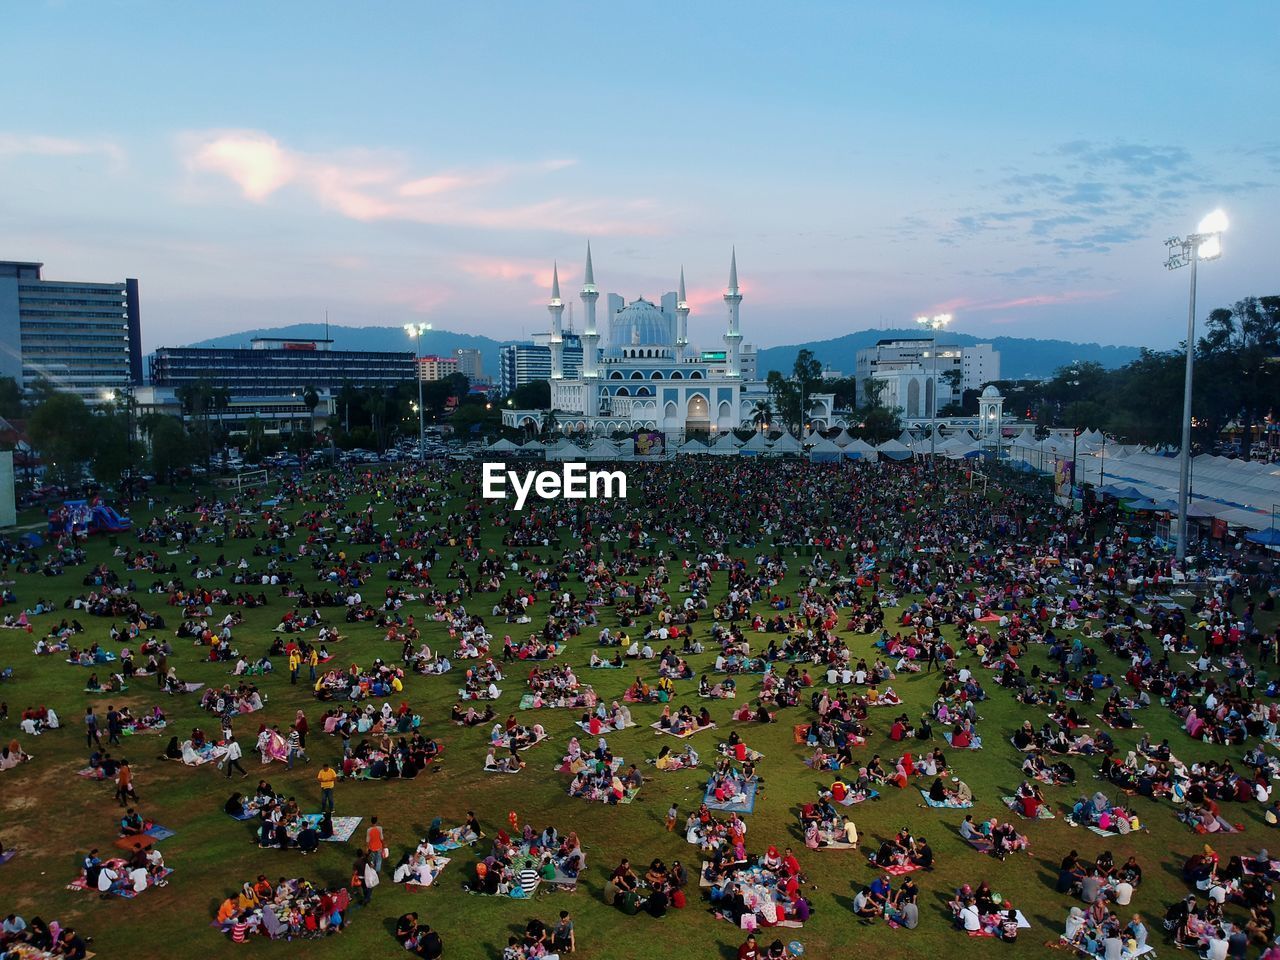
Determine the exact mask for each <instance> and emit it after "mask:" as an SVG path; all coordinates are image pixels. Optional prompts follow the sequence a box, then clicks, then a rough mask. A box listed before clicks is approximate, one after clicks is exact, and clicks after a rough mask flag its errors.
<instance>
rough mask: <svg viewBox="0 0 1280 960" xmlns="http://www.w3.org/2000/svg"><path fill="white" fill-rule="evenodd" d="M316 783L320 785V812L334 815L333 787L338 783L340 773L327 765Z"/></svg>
mask: <svg viewBox="0 0 1280 960" xmlns="http://www.w3.org/2000/svg"><path fill="white" fill-rule="evenodd" d="M316 781H317V782H318V783H319V784H320V812H321V813H326V812H327V813H333V786H334V784H336V783H337V782H338V771H337V770H334V769H333V767H332V766H331V765H329V764H328V763H326V764H325V765H324V766H322V767H321V768H320V772H319V773H317V774H316Z"/></svg>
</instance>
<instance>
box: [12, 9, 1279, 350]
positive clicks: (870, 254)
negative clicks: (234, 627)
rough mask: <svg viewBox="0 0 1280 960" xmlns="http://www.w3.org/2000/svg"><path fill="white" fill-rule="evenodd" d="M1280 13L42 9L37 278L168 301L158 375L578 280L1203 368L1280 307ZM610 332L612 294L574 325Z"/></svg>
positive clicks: (484, 327) (22, 79)
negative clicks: (1240, 327) (683, 280)
mask: <svg viewBox="0 0 1280 960" xmlns="http://www.w3.org/2000/svg"><path fill="white" fill-rule="evenodd" d="M1278 36H1280V5H1277V4H1274V3H1264V2H1258V3H1248V2H1242V3H1232V4H1223V5H1210V4H1176V3H1165V4H1147V3H1137V2H1135V3H1115V2H1114V0H1113V2H1109V3H1092V2H1084V3H1079V2H1078V3H1073V4H1052V5H1050V4H1041V3H1034V4H1027V3H1014V2H1009V3H982V2H977V3H967V4H960V3H949V4H943V3H938V4H932V3H913V4H862V3H831V4H819V3H796V4H777V3H770V4H763V3H752V2H736V3H731V4H730V3H716V2H699V3H683V4H675V3H645V4H639V3H625V2H616V3H606V2H597V3H594V4H588V3H561V2H553V0H545V2H538V3H517V2H514V0H512V2H509V3H502V4H496V3H484V2H467V3H450V4H429V3H425V2H422V3H403V4H401V3H393V2H374V3H369V4H351V3H345V4H337V3H327V2H323V0H316V2H309V3H287V2H273V3H268V4H262V3H248V2H245V3H235V2H220V3H205V4H194V3H187V4H172V3H160V2H125V0H117V2H109V0H99V2H75V0H62V2H48V3H40V2H31V3H22V4H15V5H6V7H5V9H4V12H3V28H0V81H2V84H0V85H2V87H3V89H4V90H5V92H6V94H7V96H6V101H7V105H8V108H7V109H6V110H5V111H4V114H3V118H2V119H0V174H2V175H3V177H4V183H5V187H4V189H3V190H2V191H0V259H21V260H40V261H43V262H44V263H45V264H46V268H45V276H46V277H49V278H52V279H83V280H114V279H122V278H124V277H126V276H131V277H138V278H139V280H140V281H141V291H142V298H143V299H142V310H143V314H142V316H143V329H144V338H145V345H146V348H147V349H152V348H154V347H156V346H158V345H167V344H179V343H184V342H189V341H192V340H197V339H202V338H204V337H208V336H213V335H216V334H221V333H229V332H233V331H236V330H239V329H244V328H249V327H259V326H271V325H280V324H286V323H297V322H310V321H318V320H323V318H324V313H325V310H326V309H327V310H328V311H329V316H330V318H331V319H332V320H333V321H334V322H338V323H344V324H350V325H357V326H359V325H370V324H399V323H403V322H405V321H408V320H429V321H431V322H433V323H435V325H436V326H437V327H439V328H447V329H453V330H458V331H466V332H471V333H482V334H487V335H489V336H493V337H499V338H507V337H518V336H520V335H521V334H526V335H527V334H528V333H530V332H532V331H534V330H540V329H544V328H545V326H546V322H547V315H546V312H545V310H543V309H542V307H541V304H542V303H543V302H545V299H546V297H547V287H548V285H549V281H550V271H551V265H552V262H553V260H558V261H559V263H560V272H561V282H562V284H564V285H566V286H567V288H568V289H569V290H573V291H575V292H576V285H577V284H578V283H579V282H580V281H581V268H582V256H583V251H584V248H585V244H586V242H587V240H588V239H590V241H591V243H592V249H593V253H594V259H595V268H596V280H597V282H598V284H599V285H600V287H601V288H602V289H603V290H605V291H608V292H617V293H620V294H622V295H624V296H626V297H627V298H628V299H632V298H634V297H636V296H639V295H645V296H647V297H649V298H651V299H652V298H654V297H656V296H659V295H660V294H661V293H662V292H663V291H665V290H669V289H673V288H674V286H675V282H676V278H677V276H678V273H679V270H680V267H681V265H682V264H683V266H684V268H685V272H686V276H687V277H688V283H689V288H690V291H689V292H690V299H691V301H692V302H693V306H694V316H693V319H692V320H691V322H690V333H691V337H692V338H693V339H694V340H695V342H698V341H701V342H702V343H710V342H711V340H712V338H713V337H718V336H719V334H720V333H721V332H722V328H723V316H724V313H723V311H724V307H723V304H722V303H721V302H720V300H719V296H720V294H721V293H722V292H723V288H724V284H725V281H726V278H727V272H728V263H729V251H730V247H731V246H732V245H736V247H737V253H738V265H739V272H740V275H741V280H742V286H743V292H744V294H745V300H744V303H743V307H742V321H743V330H744V332H745V333H746V337H747V340H748V341H749V342H754V343H757V344H761V345H772V344H778V343H791V342H796V341H799V340H808V339H820V338H825V337H831V336H838V335H840V334H842V333H845V332H848V331H850V330H855V329H862V328H865V327H873V326H884V325H899V326H900V325H903V324H908V325H909V324H910V323H911V320H912V318H913V317H914V316H916V315H917V314H918V313H922V312H925V313H927V312H937V311H941V310H948V311H950V312H952V313H954V314H955V316H956V324H955V329H957V330H961V331H964V332H966V333H973V334H976V335H980V336H984V335H985V336H996V335H1010V336H1040V337H1050V336H1052V337H1062V338H1066V339H1074V340H1096V341H1100V342H1103V343H1127V344H1142V345H1150V346H1156V347H1171V346H1173V345H1174V344H1175V343H1176V342H1177V341H1178V340H1179V339H1180V338H1181V336H1182V328H1183V326H1184V325H1185V311H1186V279H1187V278H1186V276H1185V274H1183V273H1180V274H1177V275H1170V274H1168V273H1167V272H1166V271H1165V270H1164V268H1163V266H1162V263H1163V261H1164V258H1165V249H1164V245H1163V242H1164V240H1165V239H1166V238H1167V237H1169V236H1170V235H1173V234H1180V233H1184V232H1186V231H1188V230H1190V229H1193V228H1194V226H1195V224H1196V223H1197V221H1198V220H1199V219H1200V217H1201V216H1202V215H1203V214H1205V213H1207V212H1208V211H1209V210H1211V209H1213V208H1214V207H1217V206H1221V207H1223V208H1224V209H1225V210H1226V211H1227V214H1228V216H1229V217H1230V220H1231V228H1230V231H1229V233H1228V234H1227V236H1226V237H1225V238H1224V246H1225V255H1224V256H1223V258H1222V260H1220V261H1218V262H1215V263H1213V264H1210V265H1206V266H1205V267H1204V268H1203V269H1202V270H1201V272H1200V298H1201V299H1200V303H1201V305H1202V310H1201V311H1200V312H1201V315H1202V316H1203V315H1204V313H1207V311H1208V310H1209V309H1210V308H1212V307H1213V306H1216V305H1219V304H1224V303H1230V302H1231V301H1233V300H1236V299H1238V298H1240V297H1242V296H1246V295H1249V294H1271V293H1278V292H1280V276H1278V275H1277V274H1278V270H1277V265H1278V264H1280V258H1278V257H1277V246H1278V245H1277V242H1276V239H1277V230H1278V227H1277V224H1280V196H1278V194H1277V190H1276V185H1277V183H1280V130H1278V129H1277V126H1276V123H1275V120H1274V109H1275V108H1274V104H1275V102H1276V99H1277V94H1278V93H1280V59H1278V58H1277V57H1276V56H1275V52H1274V47H1275V42H1276V38H1277V37H1278ZM574 299H575V300H576V297H575V298H574Z"/></svg>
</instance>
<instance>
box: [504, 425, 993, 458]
mask: <svg viewBox="0 0 1280 960" xmlns="http://www.w3.org/2000/svg"><path fill="white" fill-rule="evenodd" d="M487 451H488V452H491V453H497V454H502V455H507V456H513V455H521V454H525V455H534V456H545V457H546V459H548V460H631V459H637V458H638V459H646V458H647V457H648V456H654V455H655V454H656V455H659V456H660V455H663V454H674V455H676V456H743V457H752V456H796V457H799V456H807V457H808V459H810V460H812V461H814V462H819V463H821V462H833V461H837V460H878V459H880V458H881V457H883V458H885V459H887V460H909V459H910V458H911V457H913V456H928V455H929V454H931V453H936V454H937V455H939V456H945V457H950V458H952V459H959V458H962V457H976V456H979V455H980V454H981V453H982V448H981V446H980V445H979V443H978V441H977V440H976V439H975V438H974V437H973V435H972V434H970V433H968V432H967V431H962V432H961V433H959V434H955V435H952V436H949V437H948V436H943V435H942V433H941V431H937V432H935V434H934V435H932V436H931V435H930V434H928V433H926V434H924V435H923V436H919V437H916V436H912V434H911V433H910V432H909V431H906V430H904V431H903V432H902V435H901V436H899V437H898V438H897V439H890V440H886V441H885V442H884V443H881V444H878V445H872V444H870V443H867V442H866V441H865V440H862V439H859V438H856V437H853V436H850V434H849V433H848V431H846V430H843V429H842V430H839V431H838V432H837V433H836V434H834V435H833V436H831V437H824V436H822V435H821V434H814V435H813V437H811V438H810V439H809V440H808V441H807V442H806V443H803V444H802V443H801V441H800V440H798V439H797V438H796V437H795V436H793V435H792V434H790V433H782V434H780V435H779V436H777V437H772V438H771V437H768V436H766V435H765V434H763V433H756V434H753V435H752V436H751V438H750V439H748V440H745V441H743V440H739V439H738V438H737V436H736V435H734V434H733V433H732V432H726V433H722V434H720V435H719V436H718V437H716V439H715V440H714V441H712V442H711V443H703V442H702V441H701V440H695V439H689V440H685V441H684V442H683V443H681V444H679V445H678V446H676V447H675V448H674V449H671V450H669V451H666V450H653V449H652V448H651V450H650V452H649V453H648V454H647V455H646V454H643V453H639V454H638V453H637V450H636V441H635V440H634V439H632V438H625V439H622V440H609V439H606V438H604V437H596V438H594V439H592V440H591V441H590V442H589V443H587V444H585V445H579V444H577V443H574V442H572V441H571V440H569V439H568V438H566V437H560V438H558V439H557V440H555V441H554V442H552V443H542V442H541V441H538V440H530V441H528V442H527V443H524V444H517V443H514V442H512V441H510V440H506V439H502V440H498V441H497V442H495V443H493V444H490V445H489V447H488V448H487Z"/></svg>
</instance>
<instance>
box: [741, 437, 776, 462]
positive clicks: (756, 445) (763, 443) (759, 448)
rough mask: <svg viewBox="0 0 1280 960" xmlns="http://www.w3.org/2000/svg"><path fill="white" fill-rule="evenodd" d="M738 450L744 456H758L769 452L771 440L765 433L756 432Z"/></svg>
mask: <svg viewBox="0 0 1280 960" xmlns="http://www.w3.org/2000/svg"><path fill="white" fill-rule="evenodd" d="M738 452H739V453H740V454H742V455H743V456H744V457H758V456H759V455H760V454H762V453H768V452H769V441H768V440H766V439H765V438H764V434H763V433H757V434H754V435H752V437H751V439H750V440H748V441H747V442H746V443H744V444H743V445H742V447H741V448H740V449H739V450H738Z"/></svg>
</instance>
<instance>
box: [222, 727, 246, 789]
mask: <svg viewBox="0 0 1280 960" xmlns="http://www.w3.org/2000/svg"><path fill="white" fill-rule="evenodd" d="M243 756H244V751H243V750H241V749H240V743H239V741H237V740H236V739H235V738H234V737H232V738H231V739H229V740H227V752H226V754H225V755H224V756H223V758H222V765H223V767H225V768H226V771H227V779H228V780H230V779H231V768H232V767H235V768H236V769H237V770H239V771H240V779H241V780H243V779H244V778H245V777H247V776H249V771H248V770H246V769H245V768H244V767H243V766H241V764H240V758H241V757H243Z"/></svg>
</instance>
